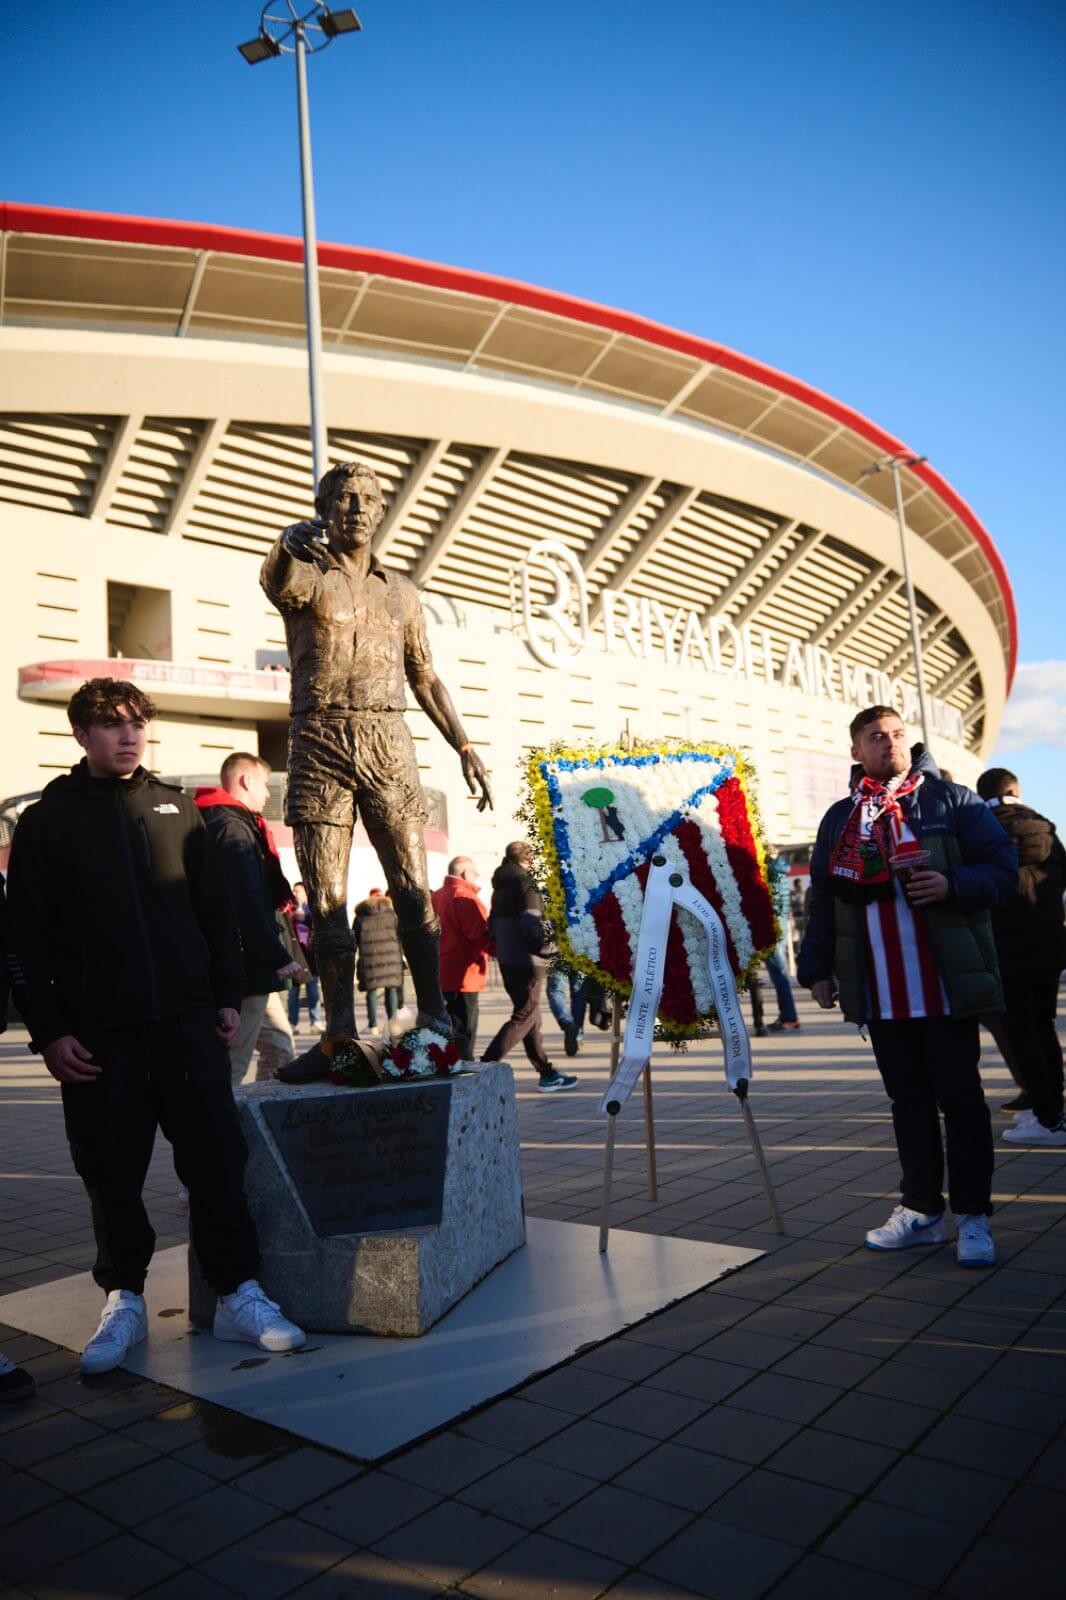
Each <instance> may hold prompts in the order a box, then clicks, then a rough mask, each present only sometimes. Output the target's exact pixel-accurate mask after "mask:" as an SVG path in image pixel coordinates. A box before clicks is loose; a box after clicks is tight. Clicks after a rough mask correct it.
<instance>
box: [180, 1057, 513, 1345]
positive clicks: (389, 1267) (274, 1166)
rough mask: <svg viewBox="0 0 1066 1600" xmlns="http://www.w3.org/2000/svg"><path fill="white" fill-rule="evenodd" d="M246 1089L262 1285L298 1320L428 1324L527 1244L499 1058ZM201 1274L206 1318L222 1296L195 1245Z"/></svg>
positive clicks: (417, 1330) (198, 1294)
mask: <svg viewBox="0 0 1066 1600" xmlns="http://www.w3.org/2000/svg"><path fill="white" fill-rule="evenodd" d="M390 1096H391V1097H392V1098H391V1099H390V1098H389V1097H390ZM427 1097H429V1098H427ZM235 1098H236V1101H237V1107H238V1112H239V1115H240V1121H241V1128H242V1131H243V1133H244V1137H245V1139H246V1141H247V1144H248V1166H247V1169H246V1175H245V1191H246V1193H247V1196H248V1204H249V1207H250V1209H251V1213H252V1216H253V1218H254V1219H255V1223H256V1226H257V1228H258V1230H259V1247H260V1251H261V1255H262V1267H261V1271H260V1281H261V1282H262V1284H263V1287H264V1289H265V1290H266V1292H267V1294H268V1295H270V1297H271V1299H273V1300H276V1301H278V1303H279V1304H280V1305H281V1307H282V1309H283V1310H284V1312H285V1314H286V1315H287V1316H289V1317H291V1318H292V1319H293V1321H294V1322H297V1323H299V1324H300V1326H301V1327H304V1328H307V1329H309V1330H312V1331H314V1332H317V1333H356V1332H358V1333H376V1334H382V1335H387V1336H392V1337H397V1336H399V1337H404V1336H407V1337H410V1336H415V1335H418V1334H421V1333H425V1331H426V1330H427V1328H431V1327H432V1326H433V1324H434V1323H435V1322H437V1321H438V1320H439V1318H441V1317H442V1316H443V1315H444V1313H445V1312H446V1311H448V1310H449V1309H450V1308H451V1307H452V1306H453V1305H455V1303H456V1302H457V1301H458V1300H461V1299H462V1297H463V1296H464V1295H465V1294H466V1293H467V1292H468V1291H469V1290H470V1289H472V1288H473V1287H474V1285H475V1284H476V1283H478V1282H480V1280H481V1279H482V1278H484V1277H485V1276H486V1274H487V1273H489V1272H491V1271H492V1269H493V1267H495V1266H496V1265H497V1264H498V1263H499V1262H501V1261H503V1260H504V1259H505V1258H506V1257H507V1256H509V1255H510V1254H511V1253H512V1251H514V1250H517V1249H518V1247H519V1246H520V1245H522V1244H523V1243H524V1242H525V1214H524V1210H523V1205H522V1178H521V1166H520V1160H519V1148H518V1122H517V1116H516V1110H515V1096H514V1081H513V1079H512V1076H511V1070H510V1068H509V1067H508V1066H506V1065H505V1064H504V1063H503V1062H492V1063H490V1064H486V1065H484V1066H480V1067H472V1068H471V1071H470V1073H469V1074H468V1075H467V1074H464V1075H463V1076H460V1077H455V1078H449V1079H440V1080H420V1081H418V1082H417V1083H410V1084H406V1083H405V1084H398V1085H395V1086H390V1087H388V1088H380V1089H378V1088H374V1089H341V1088H337V1087H336V1086H335V1085H333V1084H310V1085H307V1086H306V1087H302V1088H294V1087H292V1086H290V1085H287V1084H282V1083H256V1084H250V1085H249V1086H248V1087H247V1088H245V1089H238V1090H237V1091H236V1095H235ZM445 1123H446V1127H445V1126H444V1124H445ZM441 1164H442V1165H443V1174H442V1173H441V1170H440V1167H441ZM353 1180H354V1183H353ZM346 1216H348V1217H349V1218H350V1222H349V1223H346V1222H345V1217H346ZM407 1217H416V1218H417V1225H416V1226H405V1225H404V1222H405V1218H407ZM427 1217H428V1218H429V1219H430V1220H428V1221H427V1220H424V1219H425V1218H427ZM437 1218H439V1220H436V1219H437ZM348 1225H351V1226H352V1228H353V1231H351V1232H344V1231H337V1229H338V1228H344V1227H345V1226H348ZM356 1230H358V1231H356ZM189 1277H190V1315H191V1317H192V1320H193V1321H194V1322H196V1323H199V1324H201V1325H209V1324H210V1322H211V1319H212V1317H213V1315H214V1296H213V1294H212V1293H211V1290H210V1289H209V1288H208V1286H207V1285H206V1283H204V1281H203V1279H202V1277H201V1276H200V1273H199V1269H198V1266H197V1264H196V1262H195V1258H194V1257H193V1255H192V1252H191V1251H190V1271H189Z"/></svg>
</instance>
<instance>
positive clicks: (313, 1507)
mask: <svg viewBox="0 0 1066 1600" xmlns="http://www.w3.org/2000/svg"><path fill="white" fill-rule="evenodd" d="M440 1499H441V1496H440V1495H439V1494H431V1493H430V1492H429V1490H428V1489H420V1488H419V1487H418V1485H417V1484H413V1483H401V1481H400V1480H399V1479H398V1478H393V1477H391V1476H387V1475H386V1474H385V1473H384V1472H368V1473H367V1474H366V1475H365V1476H364V1477H362V1478H357V1479H356V1480H355V1481H354V1482H353V1483H345V1484H342V1485H341V1486H340V1487H339V1488H337V1489H331V1490H329V1491H328V1493H326V1494H324V1495H323V1496H322V1498H321V1499H319V1500H313V1501H312V1502H311V1503H310V1505H307V1506H305V1507H304V1508H303V1510H302V1511H301V1513H300V1515H301V1516H302V1517H303V1519H304V1520H305V1521H306V1522H311V1523H313V1524H314V1525H315V1527H318V1528H325V1529H326V1531H327V1532H328V1533H334V1534H336V1535H337V1537H338V1539H343V1538H347V1537H350V1536H351V1535H352V1533H353V1532H354V1531H355V1530H356V1529H358V1541H357V1542H358V1543H359V1544H363V1545H372V1544H376V1543H377V1542H378V1540H379V1539H384V1538H385V1536H386V1535H387V1534H389V1533H391V1532H392V1531H393V1529H394V1528H399V1527H402V1525H403V1524H404V1523H405V1522H410V1520H411V1518H412V1517H420V1516H423V1515H424V1514H425V1513H427V1512H428V1511H429V1510H430V1509H431V1508H432V1507H433V1506H435V1505H437V1503H438V1502H439V1501H440Z"/></svg>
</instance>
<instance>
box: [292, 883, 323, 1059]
mask: <svg viewBox="0 0 1066 1600" xmlns="http://www.w3.org/2000/svg"><path fill="white" fill-rule="evenodd" d="M289 916H290V918H291V920H292V927H293V932H294V933H295V935H296V939H297V942H298V943H299V946H300V956H301V957H302V959H303V963H304V966H305V967H306V968H307V977H306V978H305V979H296V978H294V979H293V980H292V982H291V984H290V985H289V1021H290V1023H291V1024H292V1026H293V1028H294V1029H295V1028H296V1027H298V1026H299V1022H300V990H301V989H302V988H305V987H306V990H307V1020H308V1021H309V1022H310V1024H311V1026H312V1028H313V1029H314V1030H315V1032H316V1033H321V1032H322V1021H321V1014H320V1009H319V992H318V977H317V975H316V973H315V968H314V957H313V955H312V954H311V907H310V906H309V905H308V903H307V894H306V892H305V890H304V886H303V884H302V883H294V884H293V886H292V910H291V911H290V912H289Z"/></svg>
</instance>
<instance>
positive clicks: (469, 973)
mask: <svg viewBox="0 0 1066 1600" xmlns="http://www.w3.org/2000/svg"><path fill="white" fill-rule="evenodd" d="M477 884H478V870H477V867H476V866H475V865H474V863H473V862H472V861H471V859H470V857H469V856H455V857H453V859H452V860H451V861H449V863H448V876H447V877H446V878H445V880H444V882H443V884H442V885H441V887H440V888H439V889H435V890H434V891H433V909H434V911H435V912H436V913H437V917H438V920H439V921H440V986H441V989H442V990H443V991H444V1003H445V1005H446V1006H447V1007H448V1015H449V1016H450V1017H451V1019H452V1024H453V1026H454V1028H455V1037H456V1043H457V1044H458V1046H459V1048H460V1050H461V1051H462V1053H463V1057H464V1059H465V1060H467V1061H470V1060H472V1059H473V1055H474V1040H475V1039H476V1037H477V1024H478V995H479V994H480V993H481V991H482V989H484V987H485V982H486V978H487V974H488V970H489V956H490V955H492V954H494V951H493V944H492V940H491V938H490V937H489V914H488V911H487V910H486V908H485V906H484V905H483V904H482V902H481V899H480V897H479V895H478V892H477Z"/></svg>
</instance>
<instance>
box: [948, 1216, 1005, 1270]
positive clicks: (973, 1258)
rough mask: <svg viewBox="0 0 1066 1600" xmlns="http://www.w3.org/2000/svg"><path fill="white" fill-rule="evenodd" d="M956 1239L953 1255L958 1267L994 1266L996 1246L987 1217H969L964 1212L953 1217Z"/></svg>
mask: <svg viewBox="0 0 1066 1600" xmlns="http://www.w3.org/2000/svg"><path fill="white" fill-rule="evenodd" d="M955 1226H956V1228H957V1229H958V1239H957V1240H956V1243H955V1256H956V1259H957V1260H958V1263H959V1266H960V1267H994V1266H995V1264H996V1247H995V1245H994V1244H993V1242H992V1229H991V1227H990V1226H989V1222H988V1218H987V1217H971V1216H968V1215H966V1213H965V1212H964V1213H963V1214H962V1215H961V1216H958V1217H956V1218H955Z"/></svg>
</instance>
